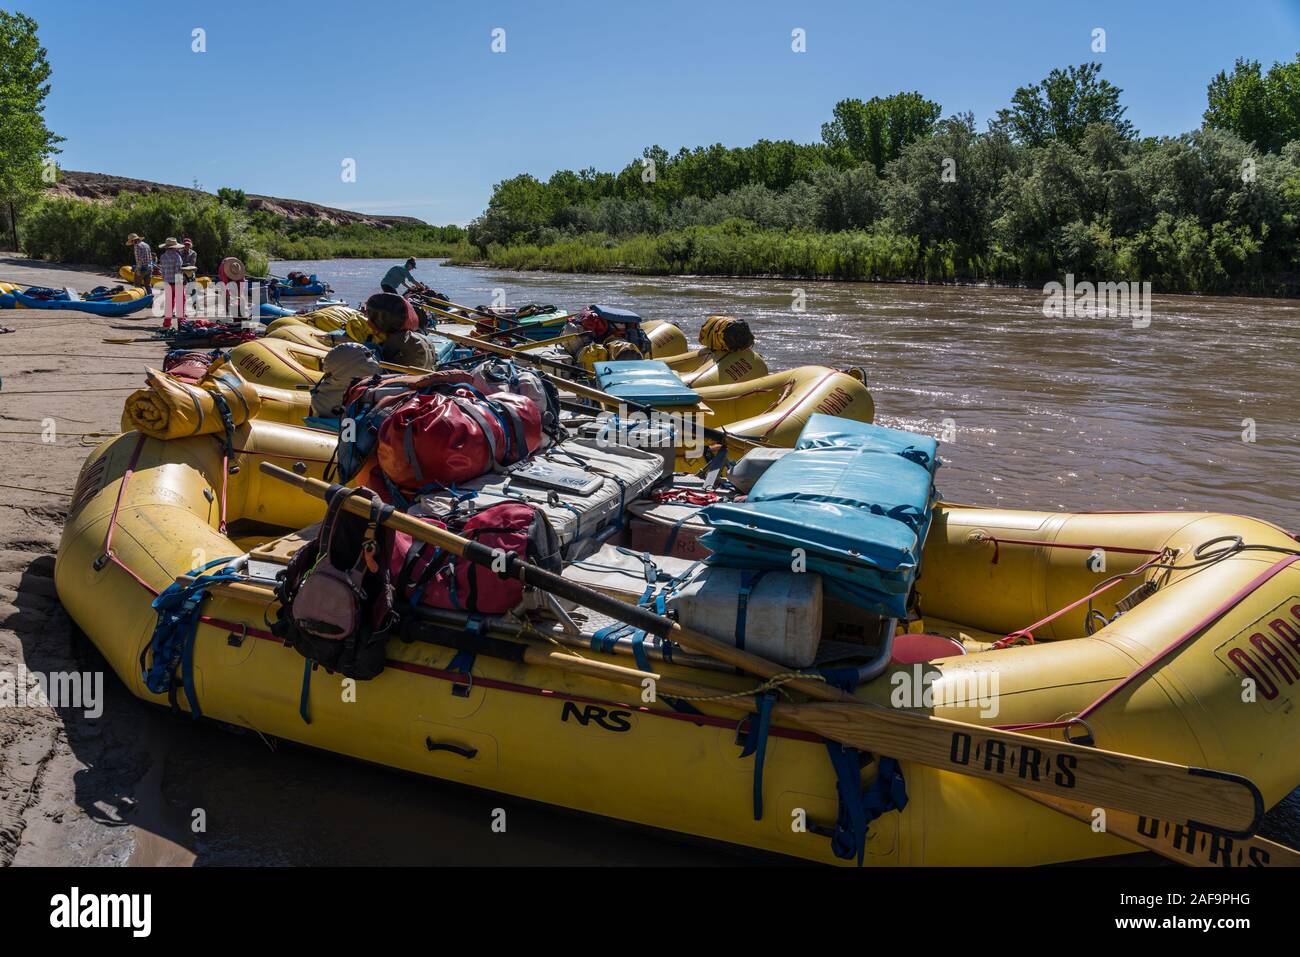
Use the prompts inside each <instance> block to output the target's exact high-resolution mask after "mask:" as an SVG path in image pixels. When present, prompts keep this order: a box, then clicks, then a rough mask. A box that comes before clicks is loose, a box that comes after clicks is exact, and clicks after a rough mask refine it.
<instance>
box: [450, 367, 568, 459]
mask: <svg viewBox="0 0 1300 957" xmlns="http://www.w3.org/2000/svg"><path fill="white" fill-rule="evenodd" d="M471 375H473V377H474V388H476V389H478V390H479V391H480V392H482V393H483V394H484V395H486V396H489V397H490V396H492V395H493V394H494V393H497V392H510V393H512V394H514V395H525V396H527V397H528V398H530V399H532V400H533V402H534V403H536V405H537V408H538V409H539V410H540V411H541V413H542V444H541V446H540V447H541V448H547V447H549V446H550V445H551V443H552V442H558V441H560V440H561V435H560V433H561V431H562V429H561V426H560V391H559V390H558V389H557V388H556V387H555V386H554V385H553V384H552V383H551V380H550V379H547V378H546V377H545V376H540V375H538V374H537V373H536V372H533V371H532V370H531V369H520V368H519V367H518V366H516V365H515V364H514V363H513V362H512V361H510V360H509V359H487V360H485V361H484V362H481V363H479V364H478V365H477V366H475V367H474V368H473V370H471Z"/></svg>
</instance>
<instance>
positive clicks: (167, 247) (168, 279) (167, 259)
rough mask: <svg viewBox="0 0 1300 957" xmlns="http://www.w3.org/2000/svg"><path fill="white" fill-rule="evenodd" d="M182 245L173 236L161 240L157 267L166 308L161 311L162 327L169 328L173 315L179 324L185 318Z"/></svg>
mask: <svg viewBox="0 0 1300 957" xmlns="http://www.w3.org/2000/svg"><path fill="white" fill-rule="evenodd" d="M184 248H185V247H184V246H182V245H181V244H180V243H178V242H177V241H176V237H175V236H168V237H167V238H166V239H164V240H163V244H162V250H163V253H162V255H161V256H159V257H158V267H159V269H161V270H162V278H163V282H164V283H165V285H164V286H163V296H164V297H165V298H166V303H167V305H166V309H165V311H164V312H163V328H164V329H170V328H171V326H172V316H173V315H174V316H175V317H176V320H177V324H178V325H179V323H180V320H181V319H184V318H185V275H184V269H185V265H184V264H185V258H184V256H182V255H181V252H182V250H184Z"/></svg>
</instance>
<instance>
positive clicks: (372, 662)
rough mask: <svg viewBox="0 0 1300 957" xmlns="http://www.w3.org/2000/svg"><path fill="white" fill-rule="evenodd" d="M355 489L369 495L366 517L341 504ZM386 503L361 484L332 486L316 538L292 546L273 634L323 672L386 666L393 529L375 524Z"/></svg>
mask: <svg viewBox="0 0 1300 957" xmlns="http://www.w3.org/2000/svg"><path fill="white" fill-rule="evenodd" d="M358 495H359V496H364V497H366V498H367V499H369V501H370V517H369V518H368V519H366V518H361V517H359V516H357V515H353V514H352V513H351V512H347V511H344V509H343V502H344V501H345V500H346V499H348V498H350V497H352V496H358ZM390 508H391V507H390V506H387V505H384V504H383V502H382V501H380V500H379V499H377V498H373V497H372V493H371V492H370V490H369V489H366V488H340V489H338V490H337V491H335V492H334V494H333V495H332V496H331V497H330V500H329V504H328V506H327V508H326V510H325V517H324V519H322V520H321V524H320V530H319V531H318V532H317V534H316V538H315V539H313V540H312V541H310V542H308V543H307V544H306V545H304V546H303V547H302V548H300V549H299V550H298V551H297V553H296V554H295V555H294V556H293V558H292V559H291V560H290V562H289V567H288V568H287V569H286V570H285V572H284V577H283V579H281V581H280V583H279V584H278V586H277V587H276V597H277V598H278V599H279V601H280V611H279V614H278V616H277V619H276V621H275V623H274V624H273V625H272V626H271V633H272V634H274V635H276V636H278V637H280V638H283V639H284V643H285V646H286V647H289V648H295V649H297V651H298V653H299V654H301V655H302V656H303V657H304V658H307V659H309V660H311V661H313V662H316V663H317V664H319V665H321V666H322V667H323V668H325V670H326V671H329V672H335V671H337V672H339V673H340V674H343V675H346V676H347V677H349V678H357V679H361V680H364V679H368V678H373V677H375V675H377V674H379V673H380V672H381V671H383V670H384V664H385V661H386V658H387V655H386V652H385V646H386V645H387V643H388V637H389V631H390V629H391V628H392V626H393V624H394V623H395V622H396V620H397V616H396V614H395V613H394V611H393V583H392V580H391V578H390V577H389V565H388V562H387V557H388V554H389V551H390V548H391V542H392V536H393V532H392V530H391V529H388V528H386V527H385V526H383V525H381V524H380V519H381V518H382V516H383V512H384V510H385V509H390Z"/></svg>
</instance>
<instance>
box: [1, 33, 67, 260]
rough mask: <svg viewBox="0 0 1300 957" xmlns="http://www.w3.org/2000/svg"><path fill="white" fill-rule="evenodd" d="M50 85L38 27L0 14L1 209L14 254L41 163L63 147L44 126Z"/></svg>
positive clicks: (40, 184) (37, 188) (39, 184)
mask: <svg viewBox="0 0 1300 957" xmlns="http://www.w3.org/2000/svg"><path fill="white" fill-rule="evenodd" d="M49 79H50V64H49V62H48V61H47V60H46V58H45V48H44V47H43V46H41V44H40V41H39V40H38V39H37V37H36V21H35V20H33V19H32V18H31V17H28V16H26V15H24V14H21V13H9V12H7V11H4V10H0V203H3V204H4V205H5V207H6V208H7V210H8V213H9V226H10V230H11V236H12V239H13V243H14V247H15V248H17V246H18V214H19V212H20V211H21V210H22V209H23V208H25V207H26V206H28V205H29V204H30V203H31V202H32V201H33V200H35V199H36V198H37V197H39V196H40V194H41V191H42V189H43V188H44V185H45V182H44V179H43V173H44V163H45V160H46V158H47V157H49V156H50V155H52V154H54V153H57V152H59V149H58V144H59V143H61V142H62V141H63V137H61V136H55V135H54V134H53V133H51V132H50V131H49V129H48V128H47V127H46V125H45V116H44V113H45V97H46V96H48V95H49V92H50V84H49Z"/></svg>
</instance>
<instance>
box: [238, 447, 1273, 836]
mask: <svg viewBox="0 0 1300 957" xmlns="http://www.w3.org/2000/svg"><path fill="white" fill-rule="evenodd" d="M260 467H261V470H262V471H263V472H264V473H266V474H267V475H270V476H272V477H273V478H276V479H279V480H281V481H284V482H286V483H288V484H290V485H294V486H296V487H298V488H300V489H302V490H303V491H305V492H308V493H309V494H311V495H314V496H316V497H317V498H320V499H325V500H329V499H330V498H331V497H332V496H334V495H335V494H337V493H338V492H339V491H340V490H341V486H338V485H329V484H327V483H325V482H322V481H320V480H319V479H314V478H309V477H307V476H302V475H296V474H294V473H293V472H290V471H288V470H287V469H283V468H280V467H279V466H276V465H272V464H271V463H269V462H262V463H261V466H260ZM343 508H345V509H347V510H348V511H350V512H352V513H354V514H357V515H362V516H369V514H370V506H369V504H368V503H367V502H365V501H363V500H362V499H361V497H357V496H350V497H347V498H345V499H344V501H343ZM382 521H383V523H384V524H385V525H388V526H389V527H391V528H395V529H397V530H398V531H402V532H405V533H407V534H408V535H410V536H411V537H412V538H416V539H419V540H420V541H424V542H428V543H429V544H432V545H437V546H438V547H440V548H443V549H445V550H446V551H448V552H450V553H451V554H453V555H457V556H461V557H464V558H466V559H468V560H469V561H472V562H474V563H475V564H479V565H483V566H485V567H487V568H489V569H491V570H492V571H493V572H494V573H496V574H498V575H500V576H501V577H502V578H516V579H518V580H519V581H521V582H523V583H524V584H525V585H531V586H533V587H536V588H538V589H540V590H542V591H544V592H549V593H551V594H553V595H556V596H559V597H561V598H567V599H569V600H570V601H574V602H577V603H578V604H580V605H584V606H586V607H588V608H591V609H594V610H595V611H598V612H601V613H602V614H606V615H609V616H610V617H611V618H614V619H617V620H619V621H623V622H626V623H627V624H629V625H632V626H633V627H636V628H640V629H642V630H644V631H646V632H648V633H650V634H654V635H657V636H659V637H661V638H664V639H667V640H670V641H675V642H676V643H677V644H679V645H681V646H682V647H683V648H685V649H687V650H688V651H696V652H699V653H701V654H705V655H708V656H709V657H712V658H716V659H717V660H719V661H722V662H724V663H726V664H729V665H732V666H734V667H736V668H739V669H741V670H742V671H745V672H748V673H749V674H753V675H757V676H758V677H760V678H768V679H777V680H778V681H779V682H780V683H782V684H783V685H784V686H785V687H786V688H789V689H792V690H796V691H800V692H802V693H804V694H806V695H808V696H809V697H811V698H814V699H816V701H817V703H814V704H794V705H782V706H781V715H782V717H785V718H789V719H791V720H794V721H796V722H797V723H798V724H800V725H802V726H803V727H805V728H808V729H810V730H812V731H815V732H817V733H818V734H820V735H822V736H823V737H826V738H830V739H831V740H834V741H839V742H841V743H844V744H848V745H851V746H853V747H857V748H862V749H865V750H869V751H873V752H875V753H877V754H887V755H890V756H891V757H895V758H898V759H900V760H904V761H915V762H918V763H921V764H926V765H929V766H931V767H935V768H939V769H941V770H945V771H953V772H956V773H958V774H965V775H970V776H972V777H977V778H982V779H985V780H989V781H994V782H996V783H999V784H1013V785H1015V786H1017V787H1024V788H1028V789H1030V790H1034V791H1043V792H1046V793H1049V794H1053V795H1056V796H1059V797H1067V798H1069V799H1071V800H1076V801H1083V802H1085V803H1087V802H1092V803H1093V804H1095V805H1096V806H1100V807H1110V808H1116V809H1118V810H1121V811H1130V812H1132V813H1135V814H1147V815H1153V816H1158V817H1161V818H1166V817H1168V818H1171V819H1173V820H1186V821H1188V822H1189V823H1191V824H1192V825H1193V826H1196V827H1198V828H1205V829H1210V830H1221V831H1224V832H1227V833H1229V834H1231V835H1233V836H1250V835H1252V834H1253V833H1254V831H1255V829H1256V828H1257V827H1258V826H1259V821H1260V818H1262V817H1263V814H1264V801H1263V797H1262V795H1261V794H1260V793H1259V789H1258V788H1256V787H1255V785H1254V784H1253V783H1252V782H1251V781H1250V780H1248V779H1247V778H1245V777H1242V776H1241V775H1237V774H1230V773H1227V772H1221V771H1206V770H1202V769H1200V768H1189V767H1187V766H1186V765H1180V764H1173V763H1171V762H1167V761H1157V760H1154V759H1151V758H1143V757H1138V756H1135V755H1129V754H1120V753H1118V752H1112V751H1103V750H1100V749H1098V748H1088V747H1083V746H1081V745H1075V744H1071V743H1068V742H1057V741H1051V740H1048V739H1046V738H1039V737H1034V736H1032V735H1027V734H1021V733H1017V732H1012V731H1002V730H999V729H996V728H988V727H983V726H981V725H975V724H969V723H967V722H963V721H954V720H952V719H949V718H939V717H935V716H933V715H926V714H919V713H916V712H910V711H898V710H893V709H890V708H886V707H884V706H881V705H875V704H871V703H868V702H864V701H860V700H859V699H857V698H855V697H854V696H853V695H850V694H848V693H847V692H843V691H840V690H838V689H835V688H832V687H830V686H829V685H827V684H826V683H825V682H824V681H819V680H816V679H817V677H818V676H816V675H806V676H805V675H802V674H799V675H797V676H796V674H795V673H792V672H791V670H790V669H789V668H786V667H783V666H781V665H778V664H776V663H775V662H773V661H769V660H768V659H766V658H761V657H759V656H758V655H754V654H751V653H750V652H747V651H744V650H743V649H740V648H737V647H735V646H734V645H730V644H727V643H726V642H722V641H719V640H718V639H716V638H711V637H709V636H708V635H705V634H701V633H700V632H697V631H694V630H693V629H689V628H685V627H683V626H682V625H681V624H679V623H678V622H675V621H673V620H672V619H670V618H664V617H661V616H659V615H656V614H655V613H653V612H651V611H649V610H648V609H645V608H640V607H637V606H635V605H629V604H627V603H625V602H621V601H619V600H617V599H615V598H610V597H608V596H606V595H603V594H601V593H600V592H597V591H594V590H593V589H590V588H587V587H586V586H583V585H579V584H577V583H576V582H572V581H569V580H568V579H565V578H563V577H561V576H559V575H556V574H554V573H552V572H548V571H546V570H544V569H541V568H538V567H537V566H536V565H531V564H528V563H526V562H523V561H520V560H519V558H518V556H517V555H515V554H514V553H513V552H506V553H504V554H503V553H502V552H501V551H500V550H494V549H491V548H488V547H487V546H486V545H481V544H479V543H477V542H471V541H468V540H466V539H464V538H461V537H460V536H458V535H455V534H453V533H451V532H449V531H446V530H445V529H441V528H437V527H435V526H433V525H430V524H428V523H426V522H422V521H420V520H419V519H415V518H412V517H411V516H409V515H406V514H404V513H402V512H392V513H391V514H389V515H387V516H386V517H385V518H383V519H382Z"/></svg>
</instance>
